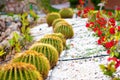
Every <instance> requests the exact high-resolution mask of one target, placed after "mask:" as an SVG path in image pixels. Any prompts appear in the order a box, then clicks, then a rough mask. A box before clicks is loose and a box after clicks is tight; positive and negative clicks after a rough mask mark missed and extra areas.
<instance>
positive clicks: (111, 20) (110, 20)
mask: <svg viewBox="0 0 120 80" xmlns="http://www.w3.org/2000/svg"><path fill="white" fill-rule="evenodd" d="M109 23H110V24H111V25H112V26H115V19H114V18H110V19H109Z"/></svg>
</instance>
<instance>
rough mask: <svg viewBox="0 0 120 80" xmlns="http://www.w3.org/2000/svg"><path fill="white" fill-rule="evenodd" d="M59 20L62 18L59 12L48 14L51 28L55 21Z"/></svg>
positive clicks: (47, 18) (47, 19) (48, 22)
mask: <svg viewBox="0 0 120 80" xmlns="http://www.w3.org/2000/svg"><path fill="white" fill-rule="evenodd" d="M59 18H61V16H60V14H59V13H57V12H52V13H49V14H47V17H46V21H47V24H48V26H51V25H52V23H53V21H54V20H55V19H59Z"/></svg>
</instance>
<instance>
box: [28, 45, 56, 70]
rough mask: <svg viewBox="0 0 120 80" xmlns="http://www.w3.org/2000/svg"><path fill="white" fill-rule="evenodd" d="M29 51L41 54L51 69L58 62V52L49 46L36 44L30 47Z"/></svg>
mask: <svg viewBox="0 0 120 80" xmlns="http://www.w3.org/2000/svg"><path fill="white" fill-rule="evenodd" d="M30 50H35V51H37V52H38V53H43V54H44V55H45V56H46V57H47V59H48V60H49V62H50V66H51V68H53V67H54V66H55V65H56V63H57V61H58V52H57V50H56V49H55V48H54V47H53V46H52V45H50V44H45V43H36V44H33V45H32V46H31V47H30Z"/></svg>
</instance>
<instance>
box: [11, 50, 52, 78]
mask: <svg viewBox="0 0 120 80" xmlns="http://www.w3.org/2000/svg"><path fill="white" fill-rule="evenodd" d="M13 62H26V63H30V64H33V65H34V66H35V67H36V68H37V70H38V71H39V72H40V73H41V74H42V76H43V77H44V79H45V78H47V75H48V72H49V70H50V64H49V61H48V59H47V58H46V57H45V56H44V55H43V54H42V53H39V54H38V53H37V52H36V51H33V50H28V51H25V52H24V53H23V54H22V55H21V56H19V57H16V58H15V59H13Z"/></svg>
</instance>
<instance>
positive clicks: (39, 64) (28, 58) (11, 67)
mask: <svg viewBox="0 0 120 80" xmlns="http://www.w3.org/2000/svg"><path fill="white" fill-rule="evenodd" d="M51 14H52V13H51ZM53 17H54V16H53ZM59 17H60V15H58V18H57V17H55V18H51V19H53V20H51V19H48V20H49V21H50V23H49V25H54V27H53V30H54V32H55V33H52V34H47V35H45V36H44V37H43V38H41V39H40V40H39V41H37V42H36V43H34V44H33V45H32V46H31V47H30V48H29V50H27V51H25V52H23V53H18V54H16V55H15V57H14V58H13V59H12V60H11V61H10V63H9V64H6V65H3V66H2V67H0V80H45V79H46V78H47V76H48V73H49V70H50V69H52V68H53V67H54V66H55V65H56V64H57V61H58V58H59V56H60V54H61V52H62V51H63V50H64V49H65V47H66V39H67V38H72V37H73V35H74V32H73V29H72V26H71V25H70V24H68V23H67V22H65V20H63V19H61V18H59ZM55 19H59V20H55ZM54 20H55V21H54ZM49 21H48V22H49Z"/></svg>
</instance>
